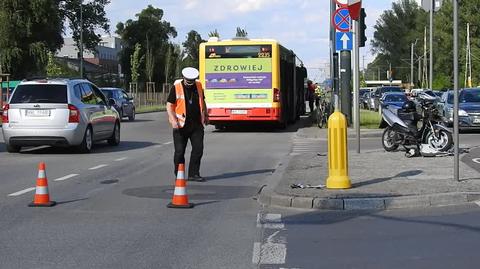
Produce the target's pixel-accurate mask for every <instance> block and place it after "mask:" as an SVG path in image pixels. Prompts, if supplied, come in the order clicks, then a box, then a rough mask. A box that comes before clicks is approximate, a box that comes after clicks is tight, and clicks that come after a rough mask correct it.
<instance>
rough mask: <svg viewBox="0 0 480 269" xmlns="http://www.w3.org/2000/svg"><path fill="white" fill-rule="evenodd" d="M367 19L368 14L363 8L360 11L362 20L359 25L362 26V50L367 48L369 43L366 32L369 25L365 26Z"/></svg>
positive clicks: (360, 35) (360, 34)
mask: <svg viewBox="0 0 480 269" xmlns="http://www.w3.org/2000/svg"><path fill="white" fill-rule="evenodd" d="M365 17H367V13H365V9H364V8H362V9H361V10H360V19H359V21H358V22H359V24H360V33H359V37H360V45H359V47H360V48H363V47H365V42H367V36H366V35H365V30H366V29H367V25H366V24H365Z"/></svg>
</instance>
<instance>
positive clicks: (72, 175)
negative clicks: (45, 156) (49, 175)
mask: <svg viewBox="0 0 480 269" xmlns="http://www.w3.org/2000/svg"><path fill="white" fill-rule="evenodd" d="M76 176H78V174H70V175H67V176H64V177H61V178H57V179H54V180H53V181H64V180H67V179H71V178H73V177H76Z"/></svg>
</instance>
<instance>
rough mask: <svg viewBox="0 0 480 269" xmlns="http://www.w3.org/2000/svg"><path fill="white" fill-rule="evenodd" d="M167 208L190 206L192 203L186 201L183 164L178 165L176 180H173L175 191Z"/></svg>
mask: <svg viewBox="0 0 480 269" xmlns="http://www.w3.org/2000/svg"><path fill="white" fill-rule="evenodd" d="M167 207H168V208H192V207H193V204H192V203H189V202H188V195H187V181H186V180H185V164H183V163H181V164H179V165H178V172H177V180H176V181H175V192H174V193H173V199H172V202H171V203H169V204H168V205H167Z"/></svg>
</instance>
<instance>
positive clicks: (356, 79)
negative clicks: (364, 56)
mask: <svg viewBox="0 0 480 269" xmlns="http://www.w3.org/2000/svg"><path fill="white" fill-rule="evenodd" d="M353 29H354V36H355V37H354V39H353V40H354V43H353V103H354V104H353V108H354V115H353V118H354V120H353V122H354V124H355V133H356V137H357V153H360V150H361V147H360V47H359V46H360V44H359V43H360V23H358V21H355V20H354V21H353Z"/></svg>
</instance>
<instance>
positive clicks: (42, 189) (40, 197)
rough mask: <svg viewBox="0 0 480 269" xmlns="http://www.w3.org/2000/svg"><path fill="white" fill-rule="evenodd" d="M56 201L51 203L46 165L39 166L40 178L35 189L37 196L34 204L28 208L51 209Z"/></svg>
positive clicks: (42, 163)
mask: <svg viewBox="0 0 480 269" xmlns="http://www.w3.org/2000/svg"><path fill="white" fill-rule="evenodd" d="M56 204H57V203H56V202H55V201H50V195H49V194H48V180H47V173H46V170H45V163H44V162H41V163H40V164H38V178H37V186H36V188H35V196H34V199H33V202H32V203H30V204H29V205H28V206H30V207H51V206H54V205H56Z"/></svg>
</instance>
